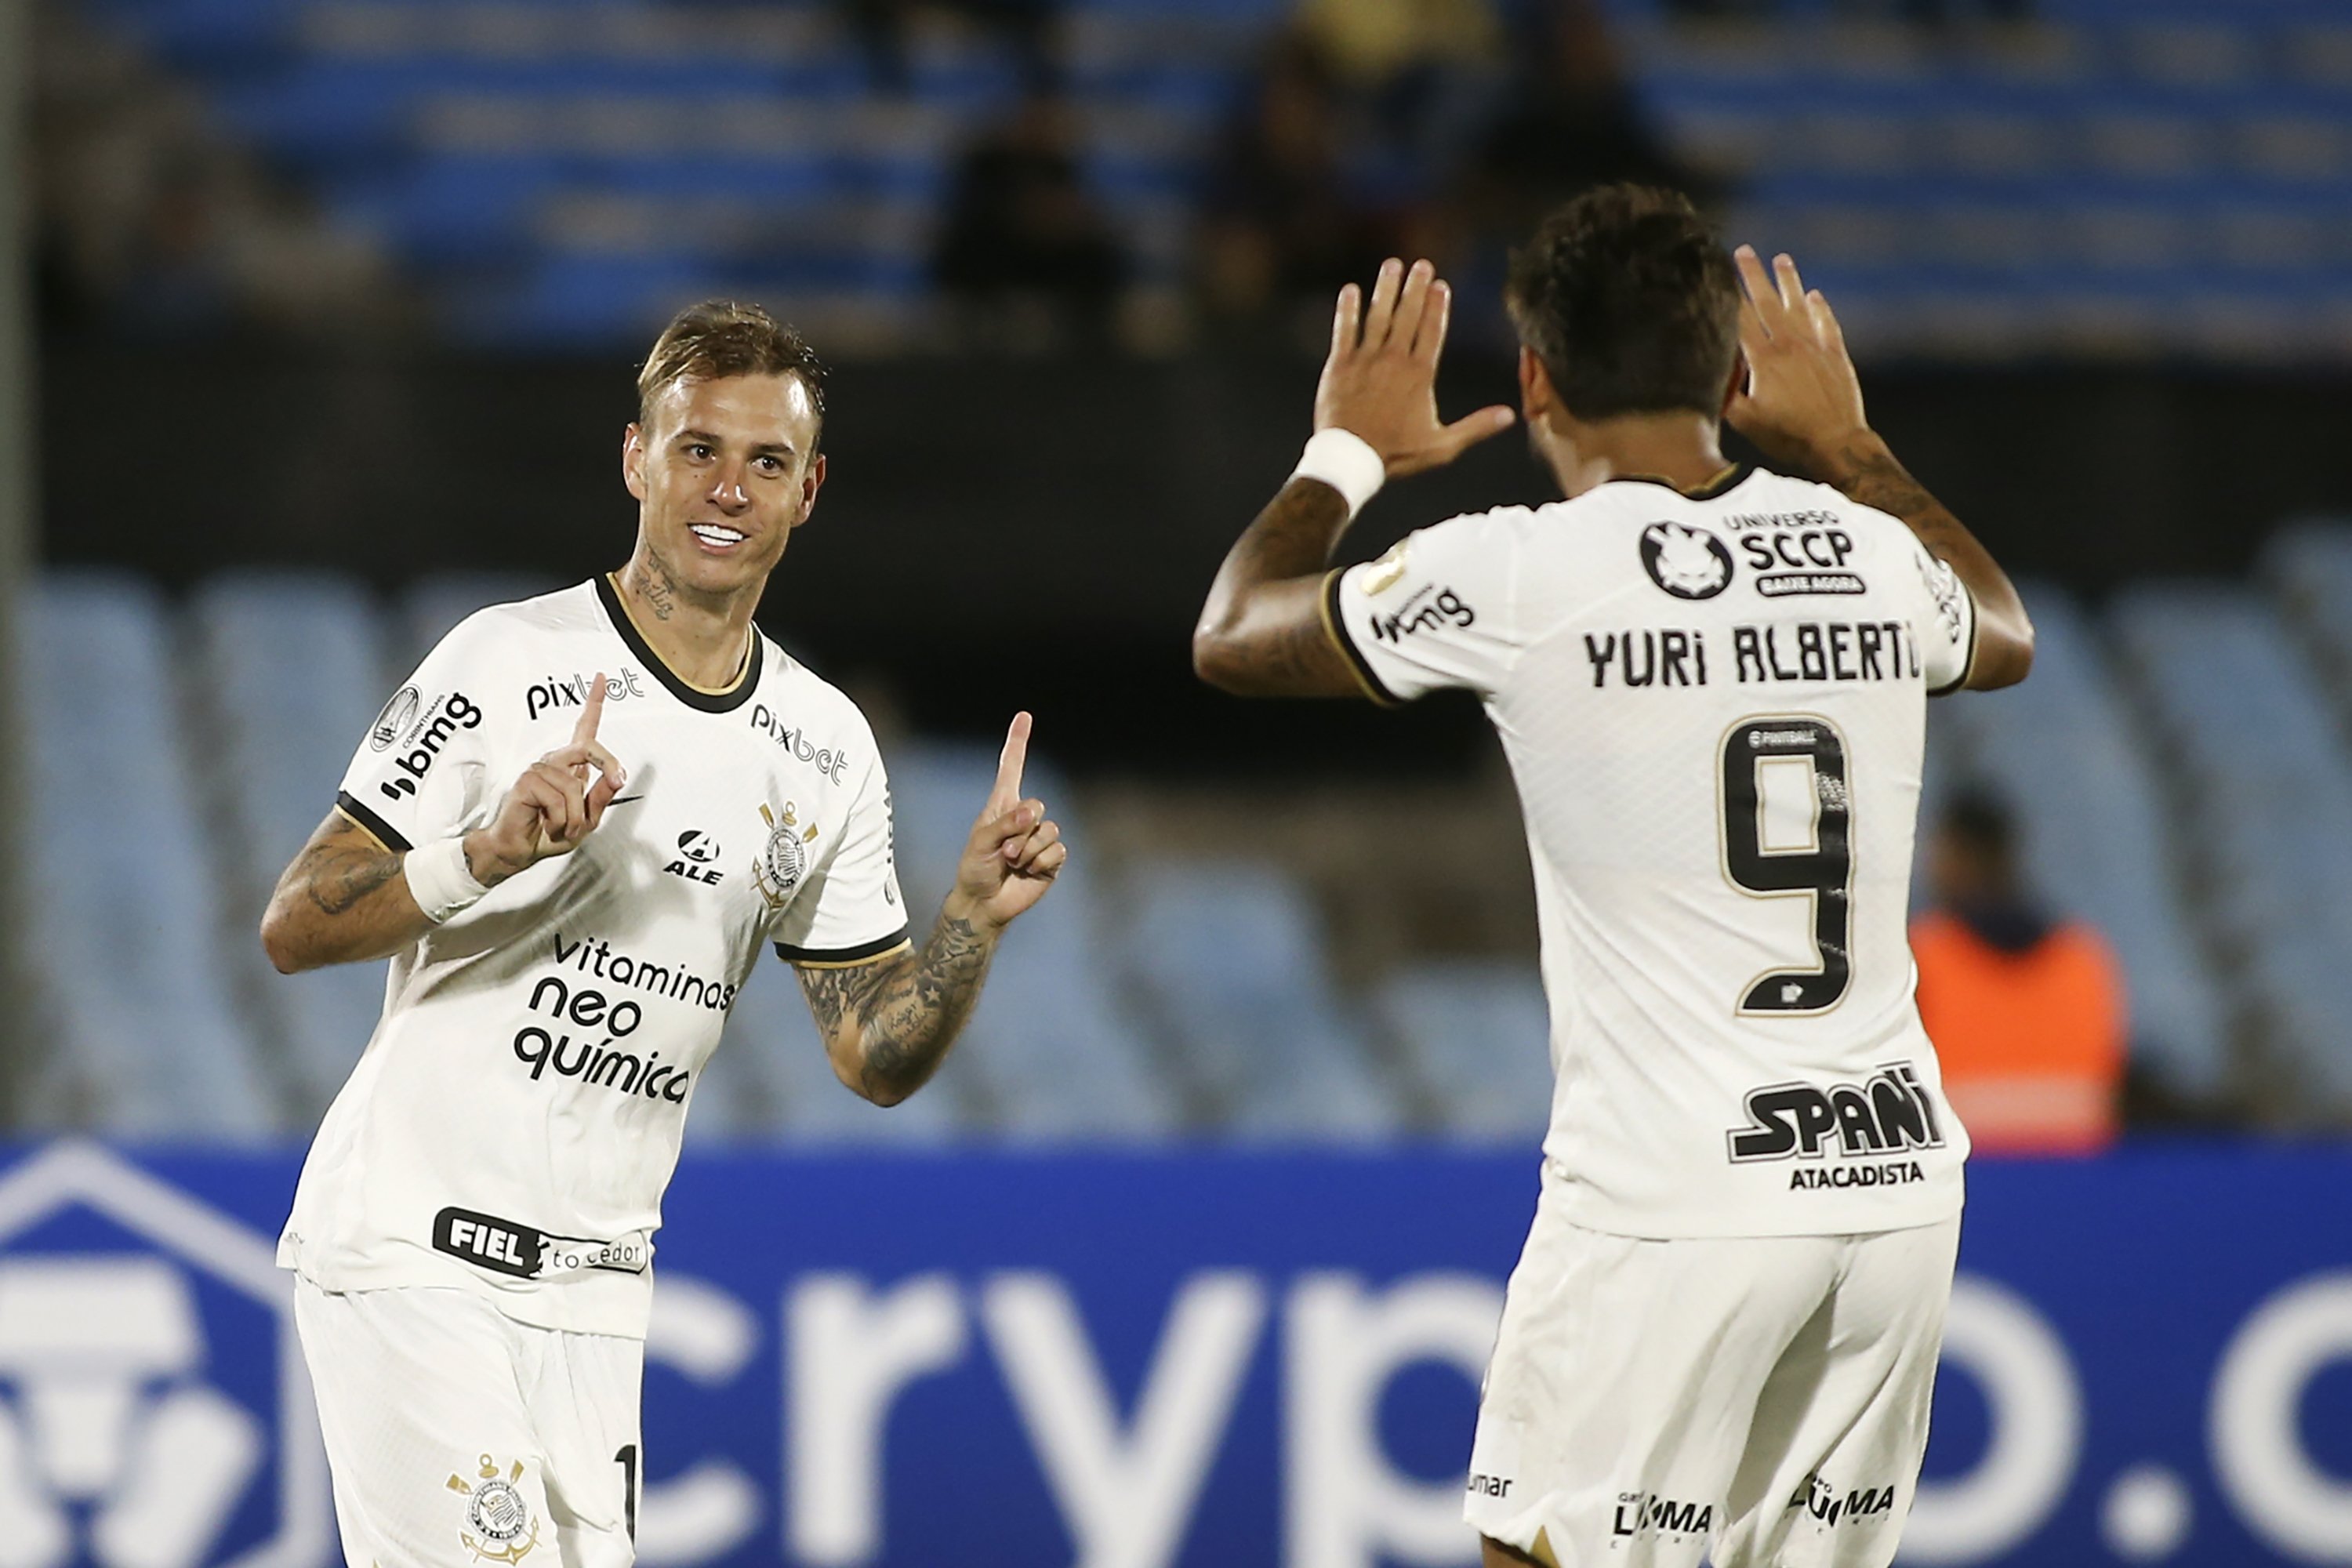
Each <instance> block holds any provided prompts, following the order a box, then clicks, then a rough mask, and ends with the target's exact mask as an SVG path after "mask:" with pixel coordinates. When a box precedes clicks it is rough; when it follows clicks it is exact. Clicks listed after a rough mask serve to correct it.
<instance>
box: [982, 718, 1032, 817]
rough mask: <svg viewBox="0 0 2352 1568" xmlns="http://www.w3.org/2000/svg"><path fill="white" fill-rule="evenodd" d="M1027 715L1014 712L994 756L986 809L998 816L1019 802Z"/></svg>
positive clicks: (1026, 757) (1026, 755)
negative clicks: (1001, 747)
mask: <svg viewBox="0 0 2352 1568" xmlns="http://www.w3.org/2000/svg"><path fill="white" fill-rule="evenodd" d="M1030 723H1031V721H1030V718H1029V715H1028V714H1027V713H1025V712H1024V713H1015V714H1014V715H1013V726H1012V728H1010V729H1008V730H1006V731H1004V750H1003V752H999V753H998V754H997V758H996V787H995V788H993V789H992V790H990V791H989V792H988V809H989V814H990V815H991V816H1003V814H1004V813H1006V812H1008V811H1010V810H1012V809H1013V807H1014V806H1015V805H1019V804H1020V803H1021V769H1022V767H1023V765H1024V764H1025V763H1027V762H1028V760H1029V729H1030Z"/></svg>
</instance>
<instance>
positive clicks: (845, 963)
mask: <svg viewBox="0 0 2352 1568" xmlns="http://www.w3.org/2000/svg"><path fill="white" fill-rule="evenodd" d="M908 945H910V943H909V942H908V937H907V928H906V927H905V926H900V927H899V928H898V930H897V931H893V932H891V933H890V934H889V935H888V936H885V937H877V938H876V939H875V940H874V941H872V942H859V943H858V944H857V945H856V947H794V946H793V944H792V943H790V942H778V943H776V956H777V957H778V958H781V959H782V960H783V961H784V962H785V963H797V964H799V965H800V966H801V967H802V968H803V969H846V968H848V967H849V966H850V965H851V964H854V963H873V962H874V961H875V960H876V959H877V958H887V957H889V956H890V954H892V953H894V952H898V950H899V949H900V948H902V947H907V946H908Z"/></svg>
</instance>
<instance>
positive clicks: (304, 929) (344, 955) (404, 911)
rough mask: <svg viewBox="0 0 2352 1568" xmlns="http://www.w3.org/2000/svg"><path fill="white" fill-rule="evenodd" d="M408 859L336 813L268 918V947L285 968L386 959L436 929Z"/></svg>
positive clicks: (283, 885)
mask: <svg viewBox="0 0 2352 1568" xmlns="http://www.w3.org/2000/svg"><path fill="white" fill-rule="evenodd" d="M400 859H401V858H400V854H399V852H398V851H397V850H393V849H387V848H385V847H383V844H381V843H380V842H378V841H377V839H376V836H375V835H374V834H373V833H370V832H369V831H368V830H367V829H366V828H364V827H362V826H360V825H359V824H358V823H356V822H353V821H352V819H351V818H350V817H348V816H344V815H343V814H342V813H341V812H340V811H336V812H331V813H329V814H328V816H327V820H326V821H324V822H322V823H320V825H319V830H318V831H317V832H316V833H313V834H311V835H310V843H308V844H305V845H304V846H302V852H301V853H300V854H299V855H297V856H295V857H294V863H293V864H292V865H290V866H289V867H287V868H286V874H285V875H284V876H282V877H280V878H278V890H277V891H276V892H274V893H272V894H271V895H270V898H269V910H268V913H266V914H264V915H263V916H262V917H261V945H262V948H263V950H264V951H265V952H268V954H269V962H270V963H272V964H273V965H275V966H276V967H277V969H278V973H280V974H292V973H296V972H298V971H299V970H304V969H316V968H318V967H319V966H320V965H321V964H327V963H350V962H352V961H354V960H358V959H365V958H383V957H386V956H388V955H390V954H392V953H394V952H399V951H400V950H401V949H402V948H404V947H406V946H407V945H408V944H409V943H410V942H415V940H416V939H417V938H418V937H420V936H423V935H424V934H425V931H428V930H430V929H431V927H432V922H431V921H428V920H426V919H425V911H424V910H420V909H418V908H417V907H416V900H415V899H414V898H413V897H411V896H410V895H409V891H408V879H407V878H405V877H404V876H402V875H401V874H400Z"/></svg>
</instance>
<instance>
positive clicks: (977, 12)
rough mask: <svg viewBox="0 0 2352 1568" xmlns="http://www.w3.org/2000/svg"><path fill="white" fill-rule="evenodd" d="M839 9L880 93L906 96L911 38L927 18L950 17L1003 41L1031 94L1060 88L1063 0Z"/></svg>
mask: <svg viewBox="0 0 2352 1568" xmlns="http://www.w3.org/2000/svg"><path fill="white" fill-rule="evenodd" d="M841 7H842V14H843V16H845V18H846V20H847V21H848V24H849V28H850V31H851V32H852V33H854V34H855V35H856V37H857V42H858V47H860V48H861V49H863V50H864V51H865V55H866V71H867V73H868V75H869V76H870V77H871V78H872V80H873V83H874V86H875V88H876V89H878V90H880V91H883V92H891V93H904V92H907V91H908V90H909V89H912V87H913V86H914V73H913V71H912V69H911V68H910V67H909V64H908V58H907V57H908V35H909V34H911V33H912V32H913V31H914V30H915V28H916V27H917V26H919V24H920V23H921V21H922V20H923V18H924V17H925V16H951V17H954V18H957V19H958V20H961V21H963V22H967V23H970V24H971V25H973V26H979V27H982V28H985V29H986V30H988V31H990V32H992V33H994V34H996V35H997V36H998V37H1001V38H1003V40H1004V41H1005V43H1006V44H1007V45H1009V46H1010V47H1011V48H1012V50H1013V58H1014V59H1015V60H1016V61H1018V62H1019V66H1020V69H1021V77H1022V80H1023V81H1024V83H1025V84H1026V85H1027V87H1028V89H1029V90H1030V91H1032V92H1051V91H1055V90H1056V89H1059V88H1060V86H1061V82H1062V58H1061V28H1062V8H1061V5H1060V4H1059V0H841Z"/></svg>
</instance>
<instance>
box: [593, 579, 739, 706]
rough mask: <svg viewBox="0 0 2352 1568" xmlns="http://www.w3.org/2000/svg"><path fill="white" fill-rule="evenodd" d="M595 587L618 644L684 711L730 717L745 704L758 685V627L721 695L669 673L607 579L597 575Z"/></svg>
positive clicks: (664, 661)
mask: <svg viewBox="0 0 2352 1568" xmlns="http://www.w3.org/2000/svg"><path fill="white" fill-rule="evenodd" d="M595 584H596V597H597V598H599V599H601V600H602V601H604V616H605V618H606V619H608V620H610V621H611V622H612V623H613V629H614V631H615V632H618V633H619V634H620V637H621V641H622V642H623V643H625V644H626V645H627V647H628V649H629V651H630V652H631V653H633V654H635V655H636V656H637V657H638V658H641V659H643V660H645V662H646V668H648V669H650V670H652V671H653V674H654V679H656V680H658V681H660V682H661V683H662V684H663V685H664V686H666V687H667V688H669V694H670V695H671V696H672V697H675V698H677V700H679V701H680V702H683V703H685V704H686V705H687V706H688V708H694V709H698V710H701V711H702V712H705V713H731V712H733V711H734V710H736V709H738V708H740V707H742V706H743V704H744V703H745V702H746V701H747V700H749V699H750V698H751V692H752V690H753V689H755V688H757V687H758V686H759V684H760V658H761V645H762V644H763V643H764V642H765V641H766V639H765V638H763V637H761V636H760V631H759V628H758V627H756V626H754V627H752V628H751V650H750V652H749V653H748V654H746V655H745V657H744V659H743V673H742V674H740V675H739V676H737V677H736V678H735V684H734V685H732V686H730V687H729V688H728V689H726V690H724V691H705V690H704V689H702V688H701V687H699V686H697V685H695V684H693V683H692V682H691V681H689V680H688V679H686V677H684V676H682V675H680V674H678V672H677V671H676V670H674V669H672V668H670V667H669V661H668V660H667V659H665V658H662V656H661V655H660V654H658V653H656V652H655V651H654V646H653V644H651V643H649V642H647V641H646V639H645V634H644V633H642V632H640V631H638V630H637V623H636V622H635V621H634V620H632V619H630V617H629V607H628V605H625V604H623V603H622V602H621V595H620V594H619V592H618V591H616V590H615V589H614V586H613V579H612V578H611V577H610V576H609V575H604V574H600V575H598V576H597V578H596V579H595Z"/></svg>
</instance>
